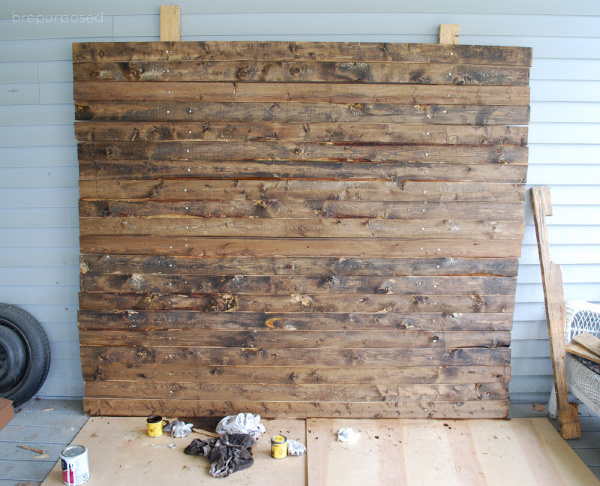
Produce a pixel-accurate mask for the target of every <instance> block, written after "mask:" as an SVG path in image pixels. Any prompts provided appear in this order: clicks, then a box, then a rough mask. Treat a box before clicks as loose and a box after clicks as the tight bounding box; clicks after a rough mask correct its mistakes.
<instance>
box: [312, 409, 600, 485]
mask: <svg viewBox="0 0 600 486" xmlns="http://www.w3.org/2000/svg"><path fill="white" fill-rule="evenodd" d="M342 427H352V428H353V429H354V430H355V431H357V432H359V433H360V438H359V439H358V440H357V441H356V442H353V443H342V442H337V441H336V434H335V432H336V431H337V430H339V429H340V428H342ZM306 428H307V447H308V484H309V485H312V484H315V485H324V484H326V485H336V484H397V485H402V484H406V485H411V486H412V485H427V486H430V485H444V486H453V485H456V486H458V485H460V486H465V485H488V486H492V485H498V486H505V485H507V484H521V485H544V486H549V485H556V486H558V485H564V486H566V485H569V486H573V485H582V486H583V485H586V486H587V485H595V484H600V482H599V481H598V480H597V479H596V477H595V476H594V475H593V473H592V472H591V471H590V470H589V469H588V468H587V466H586V465H585V464H584V463H583V461H582V460H581V459H580V458H579V457H578V456H577V454H576V453H575V452H574V451H573V450H572V449H571V448H570V447H569V445H568V444H567V443H566V442H565V441H564V440H563V439H562V438H561V437H560V436H559V434H558V432H556V430H555V429H554V428H553V427H552V425H551V424H550V422H549V421H548V420H547V419H542V418H535V419H513V420H445V421H440V420H349V419H333V420H331V419H308V420H307V425H306Z"/></svg>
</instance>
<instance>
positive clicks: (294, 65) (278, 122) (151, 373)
mask: <svg viewBox="0 0 600 486" xmlns="http://www.w3.org/2000/svg"><path fill="white" fill-rule="evenodd" d="M73 53H74V69H73V71H74V81H75V82H74V99H75V103H76V107H75V116H76V119H77V122H76V124H75V133H76V138H77V140H78V158H79V171H80V172H79V175H80V198H81V199H80V204H79V214H80V247H81V253H82V255H81V259H80V273H81V281H80V283H81V293H80V296H79V303H80V310H79V313H78V324H79V328H80V342H81V358H82V368H83V373H84V377H85V395H86V398H85V407H86V410H87V411H88V412H89V413H92V414H104V415H107V414H108V415H131V414H136V415H139V414H142V415H144V414H147V413H148V414H149V413H161V414H163V415H170V414H172V413H174V414H178V415H181V416H194V415H195V416H202V415H224V414H227V415H228V414H231V413H237V412H238V411H249V410H250V411H253V412H254V413H260V414H261V415H263V416H267V417H270V416H289V417H305V416H313V417H332V416H339V417H378V418H382V417H413V418H418V417H421V418H425V417H440V418H441V417H454V418H467V417H505V416H506V413H507V407H508V401H507V399H508V383H509V381H510V373H511V370H510V348H509V345H510V333H511V329H512V320H513V311H514V293H515V288H516V275H517V269H518V261H517V258H518V257H519V256H520V252H521V240H522V237H523V233H524V203H525V182H526V175H527V157H528V148H527V138H528V129H527V126H526V125H527V124H528V122H529V86H528V83H529V66H530V65H531V50H530V49H526V48H518V47H506V48H504V47H477V46H459V45H454V46H450V45H423V44H421V45H406V44H376V43H366V44H364V43H359V44H353V43H302V42H301V43H287V42H243V43H239V42H151V43H112V42H111V43H102V44H100V43H86V44H74V46H73ZM141 397H144V398H141Z"/></svg>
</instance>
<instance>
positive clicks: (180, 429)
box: [163, 420, 194, 437]
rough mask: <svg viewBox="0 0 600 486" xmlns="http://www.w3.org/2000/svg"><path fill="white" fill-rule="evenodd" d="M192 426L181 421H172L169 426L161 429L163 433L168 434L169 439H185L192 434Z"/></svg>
mask: <svg viewBox="0 0 600 486" xmlns="http://www.w3.org/2000/svg"><path fill="white" fill-rule="evenodd" d="M193 426H194V424H186V423H185V422H182V421H181V420H174V421H173V422H171V423H170V424H169V425H167V426H166V427H164V428H163V430H164V431H165V432H170V433H171V437H187V436H188V435H190V434H191V433H192V427H193Z"/></svg>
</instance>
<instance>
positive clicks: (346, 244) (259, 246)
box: [80, 235, 521, 259]
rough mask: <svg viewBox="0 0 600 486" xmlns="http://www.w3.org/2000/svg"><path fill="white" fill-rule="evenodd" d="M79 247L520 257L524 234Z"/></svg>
mask: <svg viewBox="0 0 600 486" xmlns="http://www.w3.org/2000/svg"><path fill="white" fill-rule="evenodd" d="M80 244H81V253H90V254H94V253H95V254H111V255H170V256H185V257H209V258H223V257H227V258H230V257H243V256H246V257H258V258H265V257H273V256H274V257H277V258H285V259H288V258H297V257H329V258H339V256H340V255H344V258H363V257H376V258H386V257H394V258H518V257H519V256H520V255H521V240H520V239H516V238H515V239H512V240H477V241H475V240H471V239H447V240H440V239H426V240H398V239H389V238H377V239H375V238H285V239H281V240H278V239H276V238H274V239H271V238H249V237H248V238H217V237H209V238H202V237H198V238H194V237H170V236H145V237H144V238H137V237H135V236H99V235H90V236H81V237H80Z"/></svg>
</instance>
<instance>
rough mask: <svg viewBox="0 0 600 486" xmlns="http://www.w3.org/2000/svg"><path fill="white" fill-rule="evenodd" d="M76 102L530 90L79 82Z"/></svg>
mask: <svg viewBox="0 0 600 486" xmlns="http://www.w3.org/2000/svg"><path fill="white" fill-rule="evenodd" d="M73 97H74V99H75V100H76V101H77V102H79V103H83V102H90V101H154V102H157V101H158V102H162V101H165V100H169V101H170V102H174V101H187V102H197V101H198V100H202V101H203V102H227V101H229V102H236V101H239V102H248V101H251V102H254V103H257V102H271V103H273V102H277V103H283V102H300V103H319V102H324V103H356V102H357V100H359V101H360V102H361V103H385V104H394V103H399V104H406V105H410V104H415V103H417V104H419V105H469V104H473V101H474V100H476V104H477V105H482V106H488V105H499V106H506V105H515V106H516V105H520V106H526V105H529V99H530V90H529V86H456V85H443V86H439V85H431V86H428V85H415V84H412V85H401V84H400V85H398V84H378V85H377V86H374V85H369V84H318V83H300V82H297V83H277V84H274V83H269V84H268V85H266V83H225V82H219V83H215V82H210V81H203V82H194V81H188V82H160V81H159V82H153V81H146V82H143V83H126V82H120V83H107V82H104V81H75V83H74V88H73Z"/></svg>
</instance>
